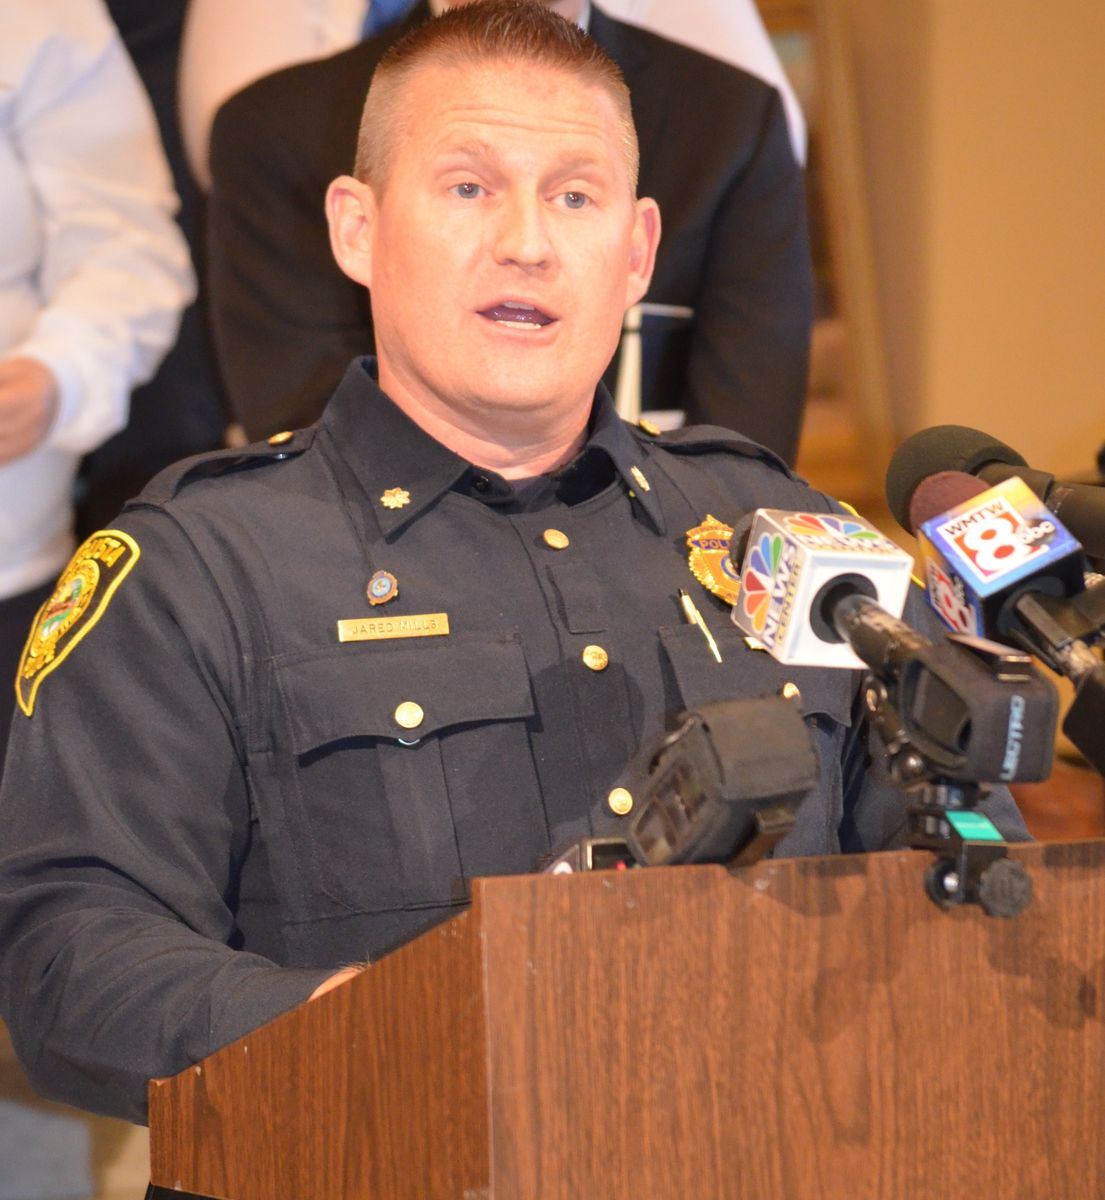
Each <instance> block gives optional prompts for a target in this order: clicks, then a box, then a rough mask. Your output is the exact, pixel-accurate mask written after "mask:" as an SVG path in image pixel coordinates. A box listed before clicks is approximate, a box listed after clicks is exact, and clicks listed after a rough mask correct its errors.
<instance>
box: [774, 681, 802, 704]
mask: <svg viewBox="0 0 1105 1200" xmlns="http://www.w3.org/2000/svg"><path fill="white" fill-rule="evenodd" d="M779 695H780V696H782V698H783V699H784V700H801V699H802V692H801V690H800V689H799V687H798V684H796V683H791V682H790V681H789V680H788V681H787V682H786V683H784V684H783V686H782V687H781V688H780V689H779Z"/></svg>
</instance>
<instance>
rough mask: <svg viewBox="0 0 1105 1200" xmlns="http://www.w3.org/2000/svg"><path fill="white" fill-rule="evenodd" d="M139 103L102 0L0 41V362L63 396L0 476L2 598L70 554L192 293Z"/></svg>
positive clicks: (24, 21)
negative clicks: (134, 400) (81, 504)
mask: <svg viewBox="0 0 1105 1200" xmlns="http://www.w3.org/2000/svg"><path fill="white" fill-rule="evenodd" d="M176 205H177V199H176V195H175V193H174V191H173V187H172V182H171V179H170V176H169V171H168V168H167V166H166V164H165V158H164V154H163V152H162V149H161V144H160V142H159V140H158V134H157V127H156V125H155V122H154V117H153V112H152V110H151V108H150V104H149V100H148V97H147V95H146V93H145V91H144V90H143V88H142V85H141V83H140V82H139V79H138V76H137V74H136V73H135V70H134V67H133V65H132V63H131V61H130V59H129V57H128V56H127V53H126V51H125V50H124V48H123V45H122V43H121V41H120V40H119V36H118V33H117V31H116V29H115V27H114V25H113V24H112V23H111V21H110V19H109V18H108V16H107V12H106V10H105V9H104V7H103V5H102V3H101V0H51V2H50V3H49V4H42V3H36V4H32V3H23V4H20V5H18V15H15V14H14V13H11V14H9V19H7V20H6V21H5V22H4V36H3V38H0V213H2V214H3V219H2V220H0V359H6V358H9V357H15V356H17V355H18V356H29V357H32V358H36V359H38V360H39V361H40V362H43V363H45V364H46V366H48V367H49V368H50V370H51V371H52V372H53V374H54V376H55V377H56V379H57V382H58V386H59V406H58V412H57V416H56V419H55V421H54V423H53V426H52V428H51V430H50V432H49V433H48V435H47V437H46V440H45V441H44V442H43V443H41V444H40V445H39V446H38V447H37V448H36V449H34V450H32V451H31V452H30V453H28V454H26V455H24V456H22V457H21V458H18V459H15V460H13V461H12V462H10V463H7V464H4V465H0V599H4V598H7V597H9V596H13V595H17V594H19V593H21V592H25V591H29V590H30V589H31V588H33V587H37V586H38V585H40V584H42V583H44V582H46V581H47V580H49V579H50V578H51V576H53V575H54V574H56V573H57V571H58V570H59V569H60V568H61V567H62V566H64V564H65V561H66V558H67V557H68V555H69V553H70V551H71V549H72V535H71V528H70V527H71V523H72V502H71V493H72V487H73V480H74V477H75V474H76V470H77V465H78V463H79V460H80V457H81V455H82V454H84V453H85V452H86V451H88V450H90V449H92V448H93V447H94V446H97V445H99V444H100V443H101V442H103V441H104V440H105V439H107V438H108V437H110V436H111V434H113V433H115V432H116V431H117V430H119V429H121V428H122V427H123V425H125V424H126V420H127V412H128V404H129V398H130V392H131V390H132V388H134V387H135V386H136V385H137V384H139V383H142V382H144V381H145V380H146V379H148V378H149V377H150V376H151V375H152V374H153V373H154V371H155V370H156V368H157V366H158V364H159V363H160V361H161V359H162V358H163V356H164V355H165V353H166V352H167V350H168V349H169V348H170V346H171V345H172V343H173V340H174V338H175V337H176V331H177V326H178V323H179V318H180V312H181V310H182V309H183V308H184V306H185V305H186V304H187V303H188V302H189V301H190V299H191V298H192V296H193V294H194V286H195V283H194V278H193V274H192V268H191V264H190V261H189V258H188V250H187V247H186V244H185V242H184V239H183V237H182V236H181V234H180V232H179V230H178V229H177V226H176V224H175V223H174V221H173V219H172V214H173V212H174V211H175V209H176Z"/></svg>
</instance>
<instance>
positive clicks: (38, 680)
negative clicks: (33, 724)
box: [15, 529, 142, 717]
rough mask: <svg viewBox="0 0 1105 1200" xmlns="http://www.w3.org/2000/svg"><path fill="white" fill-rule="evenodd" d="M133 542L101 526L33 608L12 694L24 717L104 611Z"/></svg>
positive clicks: (134, 557) (133, 551) (130, 559)
mask: <svg viewBox="0 0 1105 1200" xmlns="http://www.w3.org/2000/svg"><path fill="white" fill-rule="evenodd" d="M141 553H142V552H141V550H139V549H138V543H137V542H136V541H135V540H134V538H132V537H131V536H130V534H127V533H123V532H122V531H121V530H119V529H101V530H100V531H99V532H98V533H94V534H93V535H92V536H91V537H90V538H88V540H87V541H86V542H84V544H83V545H81V546H80V547H79V548H78V549H77V552H76V553H75V554H74V555H73V557H72V558H71V559H70V560H69V565H68V566H67V567H66V568H65V570H64V571H62V573H61V577H60V578H59V579H58V582H57V586H56V587H55V588H54V590H53V592H52V593H51V595H50V599H49V600H47V601H46V603H45V604H44V605H43V606H42V607H41V608H40V609H39V610H38V616H36V617H35V620H34V624H33V625H32V626H31V633H30V636H29V637H28V638H27V644H26V646H24V648H23V657H22V658H21V659H20V660H19V669H18V670H17V671H16V674H15V698H16V702H17V703H18V704H19V707H20V709H21V710H22V711H23V712H24V713H26V714H27V716H28V717H29V716H30V715H31V713H33V712H34V707H35V697H36V696H37V695H38V689H39V687H40V686H41V684H42V681H43V680H44V679H45V678H46V676H47V675H49V674H50V672H51V671H53V670H55V669H56V668H57V667H60V666H61V664H62V663H63V662H64V661H65V658H66V656H67V655H68V654H69V652H70V650H72V649H73V647H74V646H75V645H76V644H77V643H78V642H79V641H80V640H81V638H83V637H84V635H85V634H86V633H87V632H88V631H89V630H90V629H91V628H92V627H93V625H95V624H96V622H97V621H98V620H99V619H100V618H101V617H102V616H103V615H104V610H105V609H106V608H107V605H108V601H109V600H110V599H111V597H112V596H113V595H114V594H115V589H116V588H117V587H118V586H119V585H120V584H121V583H122V582H123V580H124V579H125V578H126V577H127V575H128V574H129V572H130V569H131V568H132V567H133V566H134V564H135V563H136V562H137V561H138V558H139V555H140V554H141Z"/></svg>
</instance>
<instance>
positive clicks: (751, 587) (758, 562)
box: [741, 533, 783, 634]
mask: <svg viewBox="0 0 1105 1200" xmlns="http://www.w3.org/2000/svg"><path fill="white" fill-rule="evenodd" d="M782 557H783V539H782V538H781V537H780V536H779V534H777V533H775V534H769V533H762V534H760V538H759V540H758V541H757V542H756V544H755V545H754V546H753V547H752V549H751V551H750V552H749V554H748V556H747V558H746V559H745V565H744V577H743V579H742V581H741V603H742V604H743V605H744V613H745V616H746V617H748V619H749V620H750V621H751V622H752V627H753V628H754V629H755V631H756V632H757V633H758V634H759V633H763V631H764V627H765V626H766V624H767V616H768V613H769V612H770V611H771V593H772V589H773V588H774V585H775V575H776V573H777V572H778V570H779V563H780V562H781V561H782Z"/></svg>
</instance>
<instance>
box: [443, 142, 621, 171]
mask: <svg viewBox="0 0 1105 1200" xmlns="http://www.w3.org/2000/svg"><path fill="white" fill-rule="evenodd" d="M433 157H434V159H436V160H437V161H438V162H439V163H444V164H448V163H449V161H450V160H454V159H456V160H471V161H479V160H481V159H483V160H486V161H488V162H491V163H492V164H495V165H497V164H498V163H499V162H500V161H501V156H500V154H499V152H498V151H497V150H496V149H495V147H494V146H493V145H492V144H491V143H490V142H485V141H483V140H481V139H479V138H473V139H470V140H468V141H463V142H456V143H454V144H452V145H446V146H443V147H442V148H441V149H440V150H438V151H436V152H435V153H434V155H433ZM607 165H608V163H607V160H606V159H605V158H603V157H602V156H600V155H597V154H571V153H568V154H564V155H562V156H561V157H560V159H559V160H557V162H556V163H555V165H554V166H553V168H552V171H551V172H550V173H551V174H554V175H558V176H559V175H574V174H577V173H580V174H591V173H592V172H595V171H596V170H599V171H602V170H605V169H606V167H607Z"/></svg>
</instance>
